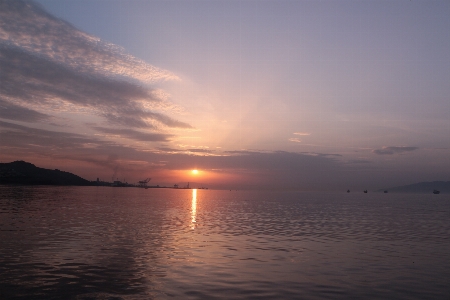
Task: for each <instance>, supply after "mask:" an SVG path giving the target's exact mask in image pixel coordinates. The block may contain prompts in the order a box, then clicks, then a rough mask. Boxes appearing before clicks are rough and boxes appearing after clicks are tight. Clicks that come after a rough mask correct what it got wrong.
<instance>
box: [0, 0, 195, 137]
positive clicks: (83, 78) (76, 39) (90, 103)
mask: <svg viewBox="0 0 450 300" xmlns="http://www.w3.org/2000/svg"><path fill="white" fill-rule="evenodd" d="M0 69H1V70H2V72H1V73H0V81H1V82H2V84H1V85H0V97H1V100H2V102H3V103H2V104H3V106H4V107H8V109H9V110H10V111H11V112H13V113H15V114H14V118H15V120H21V119H27V118H26V117H22V116H21V113H23V114H24V115H27V116H29V118H28V121H34V122H39V121H42V120H45V119H46V117H47V115H46V114H43V113H41V112H38V111H37V108H39V109H40V110H42V109H44V110H45V111H46V113H48V114H49V115H50V116H51V115H52V114H54V115H56V114H58V113H61V112H76V111H81V112H83V113H88V114H91V115H95V116H98V117H102V118H104V119H105V120H106V121H107V122H109V123H111V124H116V125H121V126H126V127H132V128H153V129H154V128H155V126H167V127H170V128H192V126H191V125H189V124H187V123H185V122H182V121H178V120H176V119H173V118H172V117H170V116H168V115H165V114H162V113H160V112H158V111H153V110H151V109H150V108H149V107H164V108H166V109H170V107H171V106H170V105H162V103H165V102H166V101H167V99H166V98H167V97H166V96H164V95H165V94H164V92H162V91H161V90H160V89H157V88H156V89H153V88H149V87H147V86H148V83H153V84H155V83H156V82H157V81H160V80H174V79H175V80H176V79H177V77H176V76H175V75H173V74H171V73H170V72H168V71H163V70H160V69H158V68H155V67H153V66H150V65H148V64H146V63H145V62H142V61H140V60H138V59H136V58H134V57H132V56H130V55H128V54H125V53H124V51H122V50H121V49H120V48H118V47H116V46H114V45H111V44H107V43H105V42H102V41H100V40H99V39H98V38H95V37H93V36H90V35H88V34H86V33H83V32H81V31H79V30H77V29H76V28H74V27H73V26H72V25H70V24H68V23H66V22H64V21H62V20H60V19H57V18H55V17H53V16H51V15H50V14H48V13H46V12H45V11H44V10H43V9H42V8H41V7H40V6H39V5H37V4H35V3H33V2H30V1H1V2H0ZM149 104H150V105H149ZM157 104H159V105H157ZM25 107H26V109H25ZM22 108H23V109H22ZM4 115H5V113H3V114H0V117H2V116H3V117H4ZM10 118H11V117H10Z"/></svg>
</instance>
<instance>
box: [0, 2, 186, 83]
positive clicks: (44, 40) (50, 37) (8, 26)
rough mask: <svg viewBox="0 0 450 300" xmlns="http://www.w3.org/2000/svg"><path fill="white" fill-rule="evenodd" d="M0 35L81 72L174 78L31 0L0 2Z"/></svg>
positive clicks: (25, 48) (147, 78)
mask: <svg viewBox="0 0 450 300" xmlns="http://www.w3.org/2000/svg"><path fill="white" fill-rule="evenodd" d="M0 39H1V40H4V41H8V44H10V45H12V46H16V47H20V48H22V49H23V50H24V51H28V52H32V53H34V54H36V55H37V56H40V57H45V58H46V59H49V60H52V61H54V62H57V63H59V64H63V65H66V66H68V67H71V68H73V69H76V70H78V71H81V72H84V73H97V74H102V75H106V76H114V75H117V76H123V77H127V78H128V77H131V78H134V79H136V80H139V81H145V82H153V81H156V80H173V79H175V80H176V79H178V77H177V76H175V75H174V74H172V73H170V72H168V71H165V70H161V69H158V68H156V67H154V66H151V65H148V64H146V63H145V62H143V61H141V60H139V59H137V58H135V57H133V56H131V55H128V54H126V53H125V51H124V50H123V49H122V48H120V47H118V46H116V45H113V44H110V43H106V42H104V41H102V40H100V39H99V38H97V37H94V36H91V35H89V34H86V33H84V32H82V31H79V30H78V29H76V28H75V27H73V26H72V25H71V24H69V23H67V22H65V21H63V20H61V19H58V18H56V17H54V16H52V15H50V14H49V13H47V12H46V11H45V10H44V9H43V8H42V7H41V6H40V5H38V4H36V3H34V2H31V1H20V0H17V1H1V2H0Z"/></svg>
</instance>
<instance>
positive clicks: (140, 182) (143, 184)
mask: <svg viewBox="0 0 450 300" xmlns="http://www.w3.org/2000/svg"><path fill="white" fill-rule="evenodd" d="M150 180H151V178H146V179H144V180H140V181H139V187H144V188H145V187H147V183H148V182H149V181H150Z"/></svg>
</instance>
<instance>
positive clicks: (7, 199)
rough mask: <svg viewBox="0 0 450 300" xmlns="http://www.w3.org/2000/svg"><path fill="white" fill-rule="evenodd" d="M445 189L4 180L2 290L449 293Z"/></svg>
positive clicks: (38, 295)
mask: <svg viewBox="0 0 450 300" xmlns="http://www.w3.org/2000/svg"><path fill="white" fill-rule="evenodd" d="M449 219H450V198H449V196H448V195H445V194H441V195H432V194H430V195H413V194H383V193H376V194H375V193H369V194H363V193H362V192H358V193H356V192H355V193H354V192H352V193H350V194H347V193H345V191H343V192H342V193H320V192H315V193H312V192H311V193H310V192H257V191H228V190H227V191H214V190H173V189H148V190H146V189H136V188H109V187H105V188H103V187H7V186H1V187H0V228H1V231H0V240H1V247H0V298H2V299H336V298H338V299H349V298H352V299H355V298H357V299H358V298H359V299H448V298H449V296H450V288H449V286H448V278H450V239H449V233H450V222H449V221H448V220H449Z"/></svg>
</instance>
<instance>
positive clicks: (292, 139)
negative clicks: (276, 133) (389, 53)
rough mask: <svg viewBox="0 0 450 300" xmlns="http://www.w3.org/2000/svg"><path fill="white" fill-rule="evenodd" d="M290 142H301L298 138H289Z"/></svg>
mask: <svg viewBox="0 0 450 300" xmlns="http://www.w3.org/2000/svg"><path fill="white" fill-rule="evenodd" d="M289 141H290V142H294V143H301V142H302V140H300V139H299V138H290V139H289Z"/></svg>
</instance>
